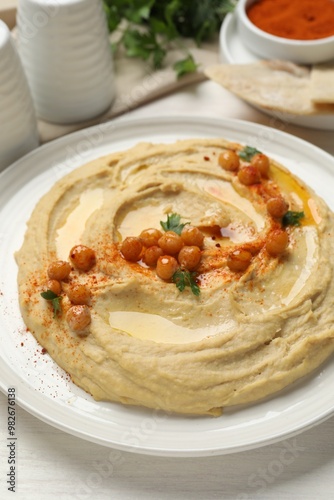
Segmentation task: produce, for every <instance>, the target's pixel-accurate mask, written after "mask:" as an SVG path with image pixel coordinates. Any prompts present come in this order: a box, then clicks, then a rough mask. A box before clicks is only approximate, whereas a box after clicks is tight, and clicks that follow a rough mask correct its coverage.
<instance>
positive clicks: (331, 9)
mask: <svg viewBox="0 0 334 500" xmlns="http://www.w3.org/2000/svg"><path fill="white" fill-rule="evenodd" d="M247 15H248V17H249V19H250V20H251V22H252V23H253V24H255V26H257V27H258V28H260V29H261V30H263V31H266V32H267V33H270V34H271V35H275V36H279V37H281V38H290V39H293V40H317V39H320V38H326V37H329V36H332V35H334V0H317V1H315V0H258V1H256V2H254V3H253V4H252V5H250V6H249V8H248V9H247Z"/></svg>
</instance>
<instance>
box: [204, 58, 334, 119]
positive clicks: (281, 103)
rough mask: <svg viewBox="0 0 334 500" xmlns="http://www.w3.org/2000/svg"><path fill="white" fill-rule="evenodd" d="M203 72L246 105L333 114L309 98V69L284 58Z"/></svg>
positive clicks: (330, 108) (332, 108) (333, 107)
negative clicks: (283, 59)
mask: <svg viewBox="0 0 334 500" xmlns="http://www.w3.org/2000/svg"><path fill="white" fill-rule="evenodd" d="M205 74H206V76H207V77H208V78H210V79H211V80H213V81H215V82H217V83H219V84H220V85H222V86H223V87H225V88H226V89H228V90H230V91H231V92H233V93H234V94H236V95H237V96H239V97H241V98H242V99H244V100H245V101H247V102H249V103H250V104H253V105H256V106H259V107H261V108H264V109H268V110H271V111H273V110H275V111H281V112H285V113H290V114H294V115H315V114H320V113H334V104H319V103H316V102H314V101H313V100H312V98H311V69H309V68H307V67H304V66H298V65H296V64H293V63H291V62H288V61H258V62H255V63H251V64H220V65H215V66H209V67H208V68H206V69H205Z"/></svg>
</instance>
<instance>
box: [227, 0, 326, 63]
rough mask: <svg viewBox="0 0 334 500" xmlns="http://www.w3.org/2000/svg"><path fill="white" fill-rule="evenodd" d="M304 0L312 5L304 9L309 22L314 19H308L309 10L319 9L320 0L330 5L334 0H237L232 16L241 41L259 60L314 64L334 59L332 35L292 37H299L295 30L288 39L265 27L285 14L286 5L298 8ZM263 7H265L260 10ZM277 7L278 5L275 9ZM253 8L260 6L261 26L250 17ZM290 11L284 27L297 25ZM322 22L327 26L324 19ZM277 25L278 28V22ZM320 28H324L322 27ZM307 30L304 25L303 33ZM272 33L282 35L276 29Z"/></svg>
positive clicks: (311, 15)
mask: <svg viewBox="0 0 334 500" xmlns="http://www.w3.org/2000/svg"><path fill="white" fill-rule="evenodd" d="M308 1H311V3H312V5H313V7H312V10H311V9H309V11H308V15H309V21H308V22H309V23H312V22H314V21H312V19H313V14H312V13H313V12H315V11H314V10H313V9H314V8H315V7H316V8H320V4H321V3H322V2H326V3H328V4H333V6H334V0H317V2H315V1H314V0H238V3H237V7H236V10H235V15H236V20H237V27H238V33H239V35H240V38H241V41H242V42H243V44H244V45H245V46H246V47H247V48H248V49H249V50H251V51H252V52H254V54H256V55H257V56H260V57H261V58H262V59H281V60H286V61H291V62H294V63H297V64H317V63H321V62H328V61H332V60H333V61H334V34H333V35H331V36H325V37H321V38H312V39H310V38H309V39H297V38H295V36H300V35H299V32H298V35H294V36H291V37H290V38H289V37H287V36H278V35H277V34H272V33H269V32H268V31H266V30H265V28H267V27H268V25H269V24H275V26H276V27H277V24H278V23H279V22H280V21H281V19H282V17H284V16H285V15H286V14H287V13H288V11H289V8H291V9H292V7H293V5H295V6H296V5H297V4H299V6H300V7H301V6H302V5H304V4H306V3H307V2H308ZM264 6H266V8H268V10H266V9H264ZM270 6H271V7H270ZM279 6H280V8H278V7H279ZM289 6H290V7H289ZM330 6H331V5H330ZM253 9H254V10H255V9H264V10H262V17H261V19H262V21H263V22H264V23H265V25H264V26H263V28H262V27H260V26H257V25H256V24H254V22H252V20H251V19H250V17H251V12H252V10H253ZM296 9H297V7H296ZM293 12H297V10H295V11H293V10H290V14H289V15H288V18H289V23H288V22H287V21H286V23H284V21H283V25H284V24H286V28H288V26H290V28H291V29H292V27H297V26H298V27H299V28H300V23H299V22H298V21H297V20H296V17H293ZM249 13H250V14H249ZM248 14H249V15H248ZM321 24H322V23H321ZM325 24H326V26H328V25H327V22H326V23H325ZM333 26H334V24H333ZM280 27H281V29H282V25H281V26H280ZM323 29H324V30H325V28H324V27H323ZM307 31H308V30H307V28H306V29H305V32H307ZM333 31H334V30H333ZM276 33H280V35H282V34H283V32H282V31H279V30H278V31H276ZM326 34H327V31H326Z"/></svg>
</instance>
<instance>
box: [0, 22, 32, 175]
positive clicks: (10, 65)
mask: <svg viewBox="0 0 334 500" xmlns="http://www.w3.org/2000/svg"><path fill="white" fill-rule="evenodd" d="M38 145H39V138H38V132H37V120H36V115H35V110H34V105H33V101H32V97H31V93H30V89H29V86H28V82H27V78H26V75H25V73H24V70H23V67H22V64H21V61H20V58H19V56H18V53H17V51H16V48H15V45H14V42H13V40H12V38H11V34H10V31H9V29H8V27H7V25H6V24H5V23H4V22H2V21H0V171H1V170H3V169H4V168H5V167H8V165H10V164H11V163H13V162H14V161H16V160H17V159H19V158H20V157H21V156H24V155H25V154H26V153H29V152H30V151H31V150H33V149H35V148H37V146H38Z"/></svg>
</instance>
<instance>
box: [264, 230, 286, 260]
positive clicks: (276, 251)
mask: <svg viewBox="0 0 334 500" xmlns="http://www.w3.org/2000/svg"><path fill="white" fill-rule="evenodd" d="M288 244H289V236H288V233H287V232H286V231H284V230H283V229H275V230H274V231H272V233H271V234H269V236H268V239H267V242H266V250H267V252H268V253H269V254H270V255H271V256H273V257H277V256H278V255H280V254H282V253H283V252H284V251H285V250H286V248H287V246H288Z"/></svg>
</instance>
